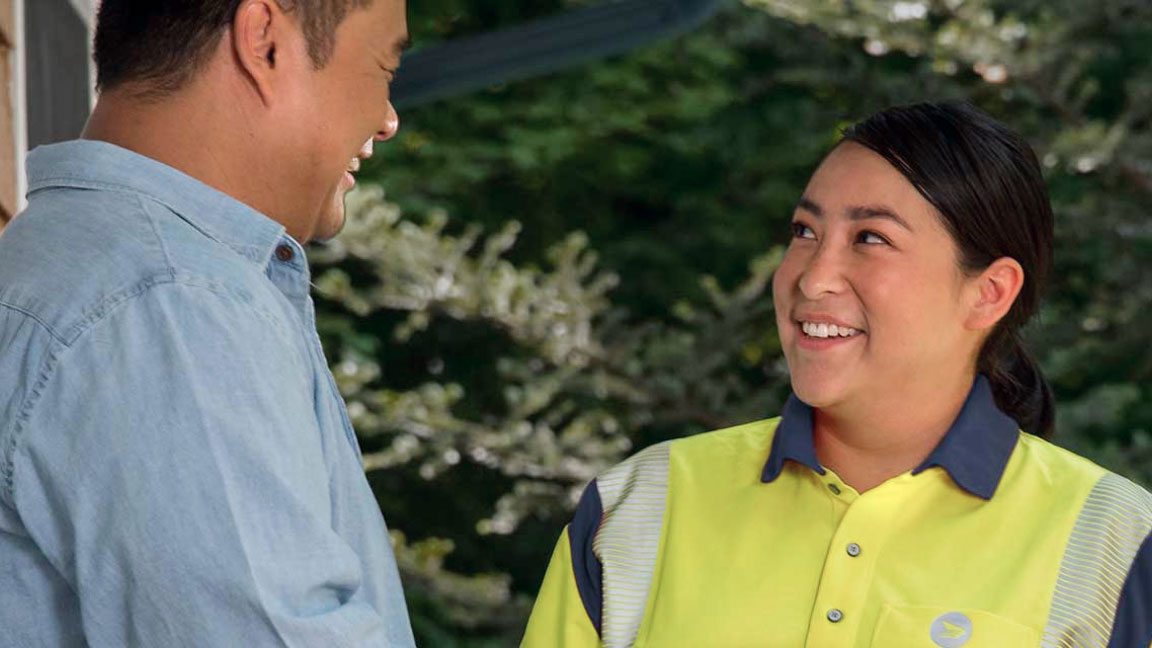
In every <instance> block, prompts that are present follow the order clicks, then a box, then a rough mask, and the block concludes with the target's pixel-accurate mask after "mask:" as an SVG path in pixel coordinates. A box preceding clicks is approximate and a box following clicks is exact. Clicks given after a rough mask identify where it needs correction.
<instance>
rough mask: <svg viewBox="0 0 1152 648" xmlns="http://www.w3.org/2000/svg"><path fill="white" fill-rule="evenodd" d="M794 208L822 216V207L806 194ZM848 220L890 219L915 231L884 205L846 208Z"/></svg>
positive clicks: (910, 230)
mask: <svg viewBox="0 0 1152 648" xmlns="http://www.w3.org/2000/svg"><path fill="white" fill-rule="evenodd" d="M796 209H803V210H804V211H806V212H808V213H810V214H812V215H813V216H815V217H817V218H824V208H823V207H821V206H820V205H818V204H817V203H816V202H815V201H813V200H812V199H811V198H808V197H807V196H805V197H802V198H800V200H799V201H797V203H796ZM847 214H848V220H852V221H860V220H869V219H872V218H883V219H886V220H890V221H892V222H894V223H896V224H897V225H899V226H900V227H903V228H904V229H906V230H908V231H909V232H913V233H915V230H913V229H912V226H911V225H909V224H908V221H907V220H905V219H904V218H903V217H901V216H900V215H899V214H897V213H896V210H894V209H892V208H891V207H887V206H885V205H857V206H854V207H849V208H848V209H847Z"/></svg>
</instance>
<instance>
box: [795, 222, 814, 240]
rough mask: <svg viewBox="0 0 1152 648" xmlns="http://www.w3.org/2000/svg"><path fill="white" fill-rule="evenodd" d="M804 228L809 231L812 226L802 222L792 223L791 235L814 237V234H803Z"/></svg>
mask: <svg viewBox="0 0 1152 648" xmlns="http://www.w3.org/2000/svg"><path fill="white" fill-rule="evenodd" d="M805 230H807V231H809V232H811V231H812V228H810V227H808V226H807V225H805V224H804V223H792V236H793V237H794V238H815V236H812V237H808V236H804V231H805Z"/></svg>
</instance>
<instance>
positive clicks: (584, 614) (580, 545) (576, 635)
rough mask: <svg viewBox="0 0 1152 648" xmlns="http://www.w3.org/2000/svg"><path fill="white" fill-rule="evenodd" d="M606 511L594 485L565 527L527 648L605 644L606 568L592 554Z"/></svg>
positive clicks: (534, 614)
mask: <svg viewBox="0 0 1152 648" xmlns="http://www.w3.org/2000/svg"><path fill="white" fill-rule="evenodd" d="M601 515H602V507H601V502H600V495H599V490H598V489H597V487H596V482H595V481H593V482H592V483H591V484H589V485H588V487H587V488H586V489H585V490H584V494H583V496H582V497H581V498H580V504H579V505H578V506H577V507H576V514H575V516H573V519H572V522H571V524H569V525H568V526H567V527H565V528H564V532H563V533H562V534H561V535H560V540H559V541H558V542H557V543H556V549H555V550H554V551H553V553H552V561H551V562H550V563H549V564H548V572H547V573H546V574H545V576H544V584H543V585H541V587H540V593H539V595H538V596H537V597H536V603H535V605H533V607H532V616H531V617H530V618H529V620H528V628H527V630H526V631H525V634H524V641H523V642H522V643H521V646H522V647H523V648H553V647H554V648H582V647H584V646H589V647H591V646H599V645H600V611H601V597H602V592H601V587H602V583H601V568H600V561H599V559H598V558H597V557H596V555H595V554H594V553H593V551H592V541H593V539H594V538H595V536H596V531H597V529H598V527H599V525H600V518H601Z"/></svg>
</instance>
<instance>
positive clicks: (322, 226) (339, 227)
mask: <svg viewBox="0 0 1152 648" xmlns="http://www.w3.org/2000/svg"><path fill="white" fill-rule="evenodd" d="M336 200H337V201H338V207H339V208H338V209H332V210H331V211H329V212H328V213H326V214H324V217H323V218H321V219H320V223H319V224H318V225H317V226H316V233H315V234H314V235H313V236H312V240H313V241H319V242H324V241H328V240H331V239H334V238H336V237H337V236H338V235H339V234H340V232H342V231H343V230H344V223H345V222H346V218H345V213H344V197H343V196H340V197H338V198H337V199H336Z"/></svg>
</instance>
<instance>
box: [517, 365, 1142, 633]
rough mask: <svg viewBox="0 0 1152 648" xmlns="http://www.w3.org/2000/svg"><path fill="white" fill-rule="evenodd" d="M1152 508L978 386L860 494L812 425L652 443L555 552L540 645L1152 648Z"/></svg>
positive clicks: (799, 418)
mask: <svg viewBox="0 0 1152 648" xmlns="http://www.w3.org/2000/svg"><path fill="white" fill-rule="evenodd" d="M1150 530H1152V496H1150V495H1149V494H1148V493H1147V492H1146V491H1145V490H1143V489H1142V488H1140V487H1138V486H1136V485H1134V484H1132V483H1131V482H1129V481H1128V480H1126V479H1124V478H1122V477H1119V476H1117V475H1115V474H1112V473H1110V472H1108V471H1106V470H1104V469H1103V468H1100V467H1099V466H1096V465H1094V464H1092V463H1091V462H1089V461H1087V460H1085V459H1083V458H1081V457H1078V456H1076V455H1074V454H1072V453H1069V452H1067V451H1065V450H1062V449H1060V448H1058V447H1056V446H1054V445H1051V444H1050V443H1047V442H1045V441H1043V440H1041V439H1039V438H1037V437H1034V436H1031V435H1028V434H1025V433H1023V432H1021V431H1019V430H1018V428H1017V426H1016V423H1015V422H1014V421H1013V420H1012V419H1010V418H1009V417H1007V416H1006V415H1005V414H1004V413H1003V412H1001V411H1000V410H999V409H997V407H996V405H995V402H994V399H993V397H992V393H991V389H990V386H989V384H988V381H987V378H986V377H985V376H983V375H978V376H977V378H976V380H975V381H974V383H973V386H972V389H971V391H970V393H969V395H968V398H967V400H966V402H965V404H964V407H963V409H962V410H961V412H960V414H959V416H958V417H957V419H956V421H955V422H954V423H953V425H952V427H951V429H950V430H949V432H948V433H947V435H946V436H945V437H944V439H943V440H942V441H941V443H940V445H939V446H938V447H937V448H936V450H935V451H934V452H933V453H932V455H931V456H930V457H929V458H928V459H927V460H926V461H925V462H924V464H922V465H921V466H919V467H918V468H917V469H916V470H913V471H911V472H908V473H905V474H902V475H899V476H897V477H894V478H892V479H890V480H888V481H886V482H884V483H883V484H881V485H879V486H877V487H875V488H873V489H872V490H869V491H868V492H866V493H864V494H860V493H857V492H856V491H855V490H854V489H853V488H852V487H851V486H849V485H848V484H846V483H844V482H843V480H841V479H840V478H839V477H838V476H837V475H835V474H834V473H833V472H832V471H830V470H828V469H826V468H823V467H822V466H821V465H820V464H819V462H818V461H817V459H816V453H815V449H814V447H813V443H812V410H811V408H809V407H808V406H807V405H805V404H804V403H803V402H801V401H799V400H798V399H797V398H796V397H795V396H793V397H791V398H790V399H789V401H788V403H787V404H786V405H785V408H784V411H783V413H782V416H781V417H779V418H776V419H771V420H766V421H759V422H755V423H750V424H747V425H742V426H739V427H735V428H731V429H727V430H721V431H718V432H712V433H708V434H702V435H698V436H694V437H690V438H685V439H679V440H675V441H671V442H666V443H662V444H658V445H655V446H652V447H650V448H648V449H646V450H644V451H642V452H640V453H639V454H637V455H636V456H634V457H632V458H631V459H629V460H628V461H625V462H624V463H622V464H620V465H618V466H616V467H614V468H612V469H610V470H609V471H607V472H606V473H605V474H603V475H601V476H600V477H598V478H597V479H596V480H595V481H594V482H593V483H592V484H590V485H589V487H588V489H587V490H586V491H585V493H584V496H583V498H582V499H581V503H580V505H579V506H578V509H577V512H576V515H575V517H574V519H573V521H572V523H571V524H570V525H569V526H568V527H567V528H566V529H565V531H564V533H563V535H562V536H561V538H560V541H559V542H558V543H557V545H556V550H555V553H554V554H553V557H552V562H551V564H550V566H549V569H548V573H547V575H546V577H545V581H544V584H543V586H542V587H541V590H540V594H539V597H538V598H537V601H536V604H535V607H534V609H533V612H532V617H531V620H530V622H529V625H528V629H527V633H526V635H525V637H524V642H523V645H524V646H527V647H530V648H537V647H539V648H563V647H577V646H600V645H604V646H646V647H652V648H677V647H685V648H702V647H711V646H716V647H721V648H729V647H730V648H738V647H743V646H757V647H772V646H781V647H784V646H787V647H799V646H806V647H811V648H866V647H881V648H902V647H913V646H924V647H925V648H932V647H935V646H941V647H944V648H953V647H959V646H964V647H966V648H993V647H994V648H1015V647H1024V646H1053V647H1064V646H1068V647H1073V646H1075V647H1080V646H1084V647H1088V646H1093V647H1094V646H1099V647H1100V648H1112V647H1124V648H1129V647H1132V646H1140V647H1147V646H1149V645H1152V541H1150V540H1149V532H1150Z"/></svg>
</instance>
